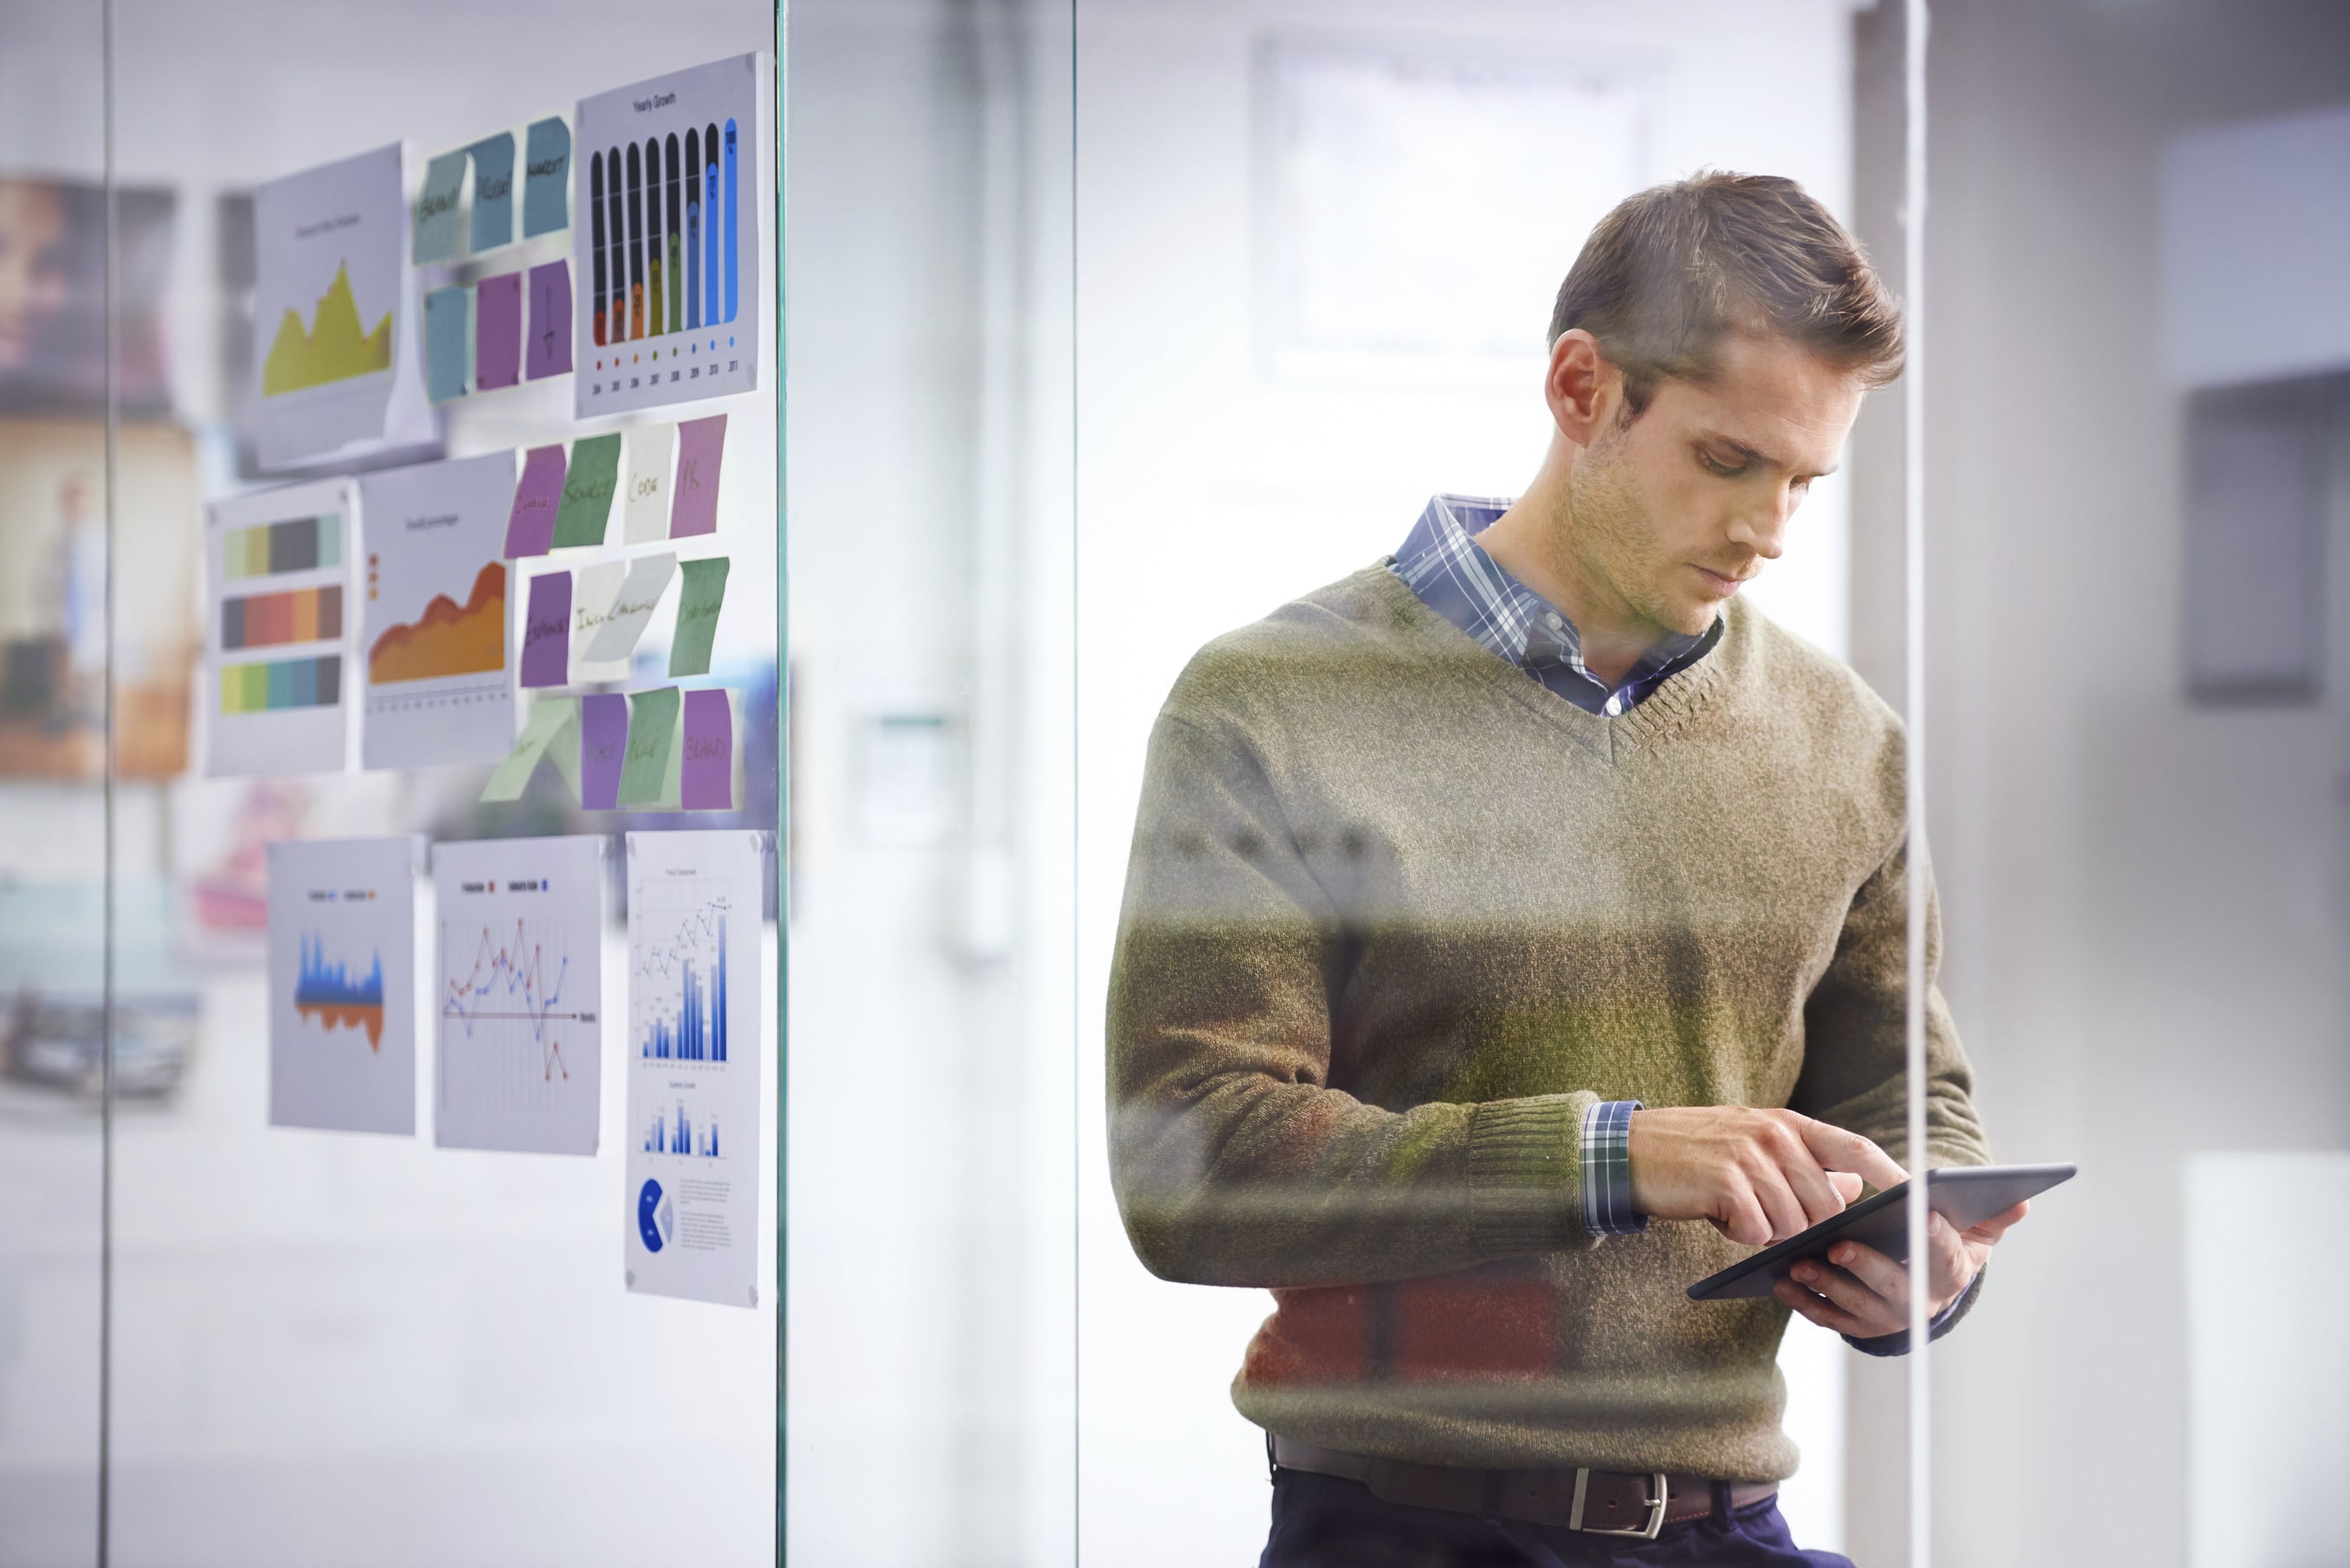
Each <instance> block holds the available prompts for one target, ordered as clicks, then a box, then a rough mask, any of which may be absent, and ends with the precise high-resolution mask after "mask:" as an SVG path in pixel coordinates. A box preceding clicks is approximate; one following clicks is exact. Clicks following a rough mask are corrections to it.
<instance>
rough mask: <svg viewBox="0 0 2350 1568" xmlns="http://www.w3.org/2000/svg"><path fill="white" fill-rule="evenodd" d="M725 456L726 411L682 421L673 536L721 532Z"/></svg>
mask: <svg viewBox="0 0 2350 1568" xmlns="http://www.w3.org/2000/svg"><path fill="white" fill-rule="evenodd" d="M725 457H726V416H725V415H724V414H712V415H711V416H710V417H709V418H708V419H702V420H685V421H681V422H680V423H679V425H678V427H677V482H676V490H677V500H676V501H675V502H674V503H673V504H671V507H670V517H669V535H670V537H671V538H672V539H683V538H686V537H688V536H690V535H695V534H714V533H716V532H717V531H718V472H719V468H720V466H721V465H722V464H723V462H724V461H725Z"/></svg>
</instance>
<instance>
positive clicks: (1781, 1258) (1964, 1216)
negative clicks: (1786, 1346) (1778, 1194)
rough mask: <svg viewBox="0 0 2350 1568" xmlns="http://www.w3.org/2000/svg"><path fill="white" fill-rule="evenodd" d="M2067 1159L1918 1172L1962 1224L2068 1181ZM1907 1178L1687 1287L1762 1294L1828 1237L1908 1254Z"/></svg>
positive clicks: (1947, 1215) (1694, 1291)
mask: <svg viewBox="0 0 2350 1568" xmlns="http://www.w3.org/2000/svg"><path fill="white" fill-rule="evenodd" d="M2078 1169H2079V1167H2078V1166H2073V1165H1970V1166H1960V1167H1957V1168H1952V1169H1948V1170H1929V1171H1928V1172H1927V1173H1926V1206H1927V1207H1928V1208H1929V1209H1930V1210H1933V1211H1934V1212H1935V1213H1937V1214H1939V1215H1940V1216H1942V1218H1943V1219H1945V1220H1949V1221H1950V1223H1951V1224H1953V1225H1955V1226H1957V1227H1958V1228H1959V1229H1960V1230H1961V1231H1963V1230H1965V1229H1966V1228H1967V1227H1968V1226H1970V1225H1980V1224H1981V1223H1982V1222H1983V1221H1984V1220H1988V1219H1990V1218H1991V1216H1992V1215H1994V1214H2004V1213H2006V1212H2007V1211H2008V1210H2011V1209H2012V1208H2014V1207H2015V1206H2016V1205H2017V1204H2019V1203H2021V1202H2022V1201H2023V1200H2024V1199H2027V1198H2033V1197H2036V1196H2038V1195H2039V1194H2041V1193H2043V1192H2045V1191H2047V1190H2048V1189H2050V1188H2052V1187H2054V1186H2055V1185H2056V1184H2057V1183H2058V1182H2060V1181H2069V1180H2071V1179H2073V1173H2074V1171H2076V1170H2078ZM1908 1191H1909V1184H1908V1182H1906V1181H1905V1182H1903V1183H1902V1184H1901V1185H1900V1186H1898V1187H1892V1188H1887V1189H1886V1190H1884V1191H1883V1192H1880V1193H1878V1194H1877V1196H1876V1197H1874V1198H1869V1199H1863V1200H1862V1201H1860V1202H1858V1203H1856V1204H1854V1205H1853V1206H1852V1207H1851V1208H1849V1209H1847V1210H1845V1211H1844V1212H1843V1213H1841V1214H1839V1215H1837V1216H1835V1218H1834V1219H1832V1220H1821V1221H1820V1222H1819V1223H1818V1224H1816V1225H1814V1226H1813V1227H1812V1228H1811V1229H1810V1230H1808V1231H1804V1233H1803V1234H1802V1235H1800V1236H1790V1237H1788V1238H1787V1239H1786V1240H1785V1241H1782V1242H1780V1243H1778V1244H1777V1245H1776V1246H1773V1247H1768V1248H1765V1249H1764V1250H1763V1251H1760V1252H1757V1253H1755V1254H1754V1255H1753V1256H1752V1257H1751V1258H1749V1259H1747V1260H1746V1261H1745V1262H1742V1263H1732V1264H1731V1266H1730V1267H1728V1268H1726V1269H1724V1270H1722V1271H1721V1272H1720V1273H1718V1274H1710V1275H1708V1276H1707V1277H1706V1278H1704V1279H1701V1280H1700V1281H1699V1282H1697V1283H1695V1284H1693V1285H1691V1286H1690V1288H1689V1293H1690V1299H1691V1300H1693V1301H1701V1302H1719V1301H1731V1300H1734V1299H1735V1298H1737V1297H1740V1296H1767V1295H1769V1294H1770V1293H1772V1291H1773V1289H1774V1288H1775V1287H1776V1286H1777V1285H1778V1283H1779V1282H1780V1281H1781V1280H1783V1279H1785V1278H1786V1277H1787V1271H1788V1270H1790V1269H1792V1268H1794V1266H1795V1265H1796V1264H1797V1263H1800V1262H1803V1261H1804V1259H1806V1258H1813V1259H1820V1258H1824V1257H1825V1255H1826V1252H1827V1250H1828V1248H1829V1246H1830V1245H1831V1244H1832V1243H1835V1242H1837V1241H1857V1242H1859V1243H1860V1244H1861V1245H1862V1246H1864V1247H1874V1248H1876V1249H1877V1251H1880V1252H1882V1253H1884V1254H1885V1255H1886V1256H1887V1257H1888V1258H1890V1259H1892V1260H1893V1261H1894V1262H1897V1263H1898V1262H1907V1261H1908V1257H1909V1220H1908V1213H1907V1212H1906V1210H1905V1209H1904V1205H1905V1203H1906V1201H1907V1199H1908Z"/></svg>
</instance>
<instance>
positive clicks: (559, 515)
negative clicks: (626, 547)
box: [555, 431, 620, 550]
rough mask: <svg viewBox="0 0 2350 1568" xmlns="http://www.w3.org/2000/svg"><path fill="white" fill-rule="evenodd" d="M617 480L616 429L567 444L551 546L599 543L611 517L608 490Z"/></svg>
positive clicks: (602, 540) (618, 447) (618, 462)
mask: <svg viewBox="0 0 2350 1568" xmlns="http://www.w3.org/2000/svg"><path fill="white" fill-rule="evenodd" d="M619 483H620V432H619V431H613V432H612V433H611V434H610V435H599V436H582V437H580V438H579V439H578V440H577V441H573V442H572V443H571V466H570V467H569V468H568V469H566V470H565V471H564V474H563V504H562V505H561V506H560V507H558V508H556V514H555V548H556V549H558V550H561V549H565V548H567V547H569V546H572V545H600V544H602V543H603V542H604V530H605V528H606V527H607V526H608V524H610V522H611V518H612V492H613V491H614V490H616V489H617V488H619Z"/></svg>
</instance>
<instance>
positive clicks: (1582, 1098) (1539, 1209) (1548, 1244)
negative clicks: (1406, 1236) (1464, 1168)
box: [1469, 1090, 1599, 1258]
mask: <svg viewBox="0 0 2350 1568" xmlns="http://www.w3.org/2000/svg"><path fill="white" fill-rule="evenodd" d="M1598 1098H1599V1096H1596V1095H1594V1094H1592V1093H1591V1092H1589V1091H1588V1090H1578V1091H1576V1092H1575V1093H1574V1094H1571V1095H1536V1096H1529V1097H1527V1098H1525V1099H1518V1100H1488V1101H1486V1102H1485V1103H1484V1104H1482V1105H1481V1106H1477V1107H1476V1109H1475V1110H1474V1111H1473V1112H1472V1113H1471V1116H1470V1119H1469V1185H1470V1189H1471V1199H1472V1201H1471V1212H1472V1216H1473V1218H1472V1220H1471V1223H1472V1224H1473V1225H1474V1226H1475V1229H1476V1236H1477V1241H1478V1247H1479V1250H1480V1251H1484V1252H1486V1253H1488V1254H1490V1255H1491V1256H1493V1257H1497V1258H1506V1257H1520V1256H1523V1255H1525V1254H1527V1253H1530V1252H1553V1251H1563V1250H1565V1249H1566V1248H1571V1247H1575V1248H1579V1247H1588V1246H1590V1245H1591V1243H1592V1240H1593V1238H1592V1235H1591V1232H1590V1231H1589V1229H1588V1228H1587V1227H1586V1225H1585V1224H1584V1222H1583V1176H1582V1160H1581V1158H1580V1155H1581V1150H1582V1137H1581V1131H1582V1124H1583V1116H1584V1113H1585V1112H1586V1111H1587V1110H1589V1109H1590V1108H1591V1107H1592V1106H1594V1105H1596V1104H1597V1103H1598Z"/></svg>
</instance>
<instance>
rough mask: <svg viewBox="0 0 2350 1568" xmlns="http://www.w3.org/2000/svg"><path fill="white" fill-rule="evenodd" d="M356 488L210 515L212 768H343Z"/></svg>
mask: <svg viewBox="0 0 2350 1568" xmlns="http://www.w3.org/2000/svg"><path fill="white" fill-rule="evenodd" d="M352 538H353V530H352V528H351V515H350V489H349V486H348V485H347V484H345V483H343V482H342V481H341V480H330V481H324V482H320V483H311V484H296V485H291V486H288V487H287V488H286V489H283V490H269V491H264V492H262V493H259V494H256V495H241V496H238V497H236V498H234V500H229V501H224V502H222V503H220V504H218V505H215V506H213V508H212V509H211V511H210V513H209V514H208V515H207V517H206V520H205V528H204V582H205V586H206V593H205V611H206V615H205V624H204V643H205V670H204V679H203V700H204V701H203V724H204V732H205V746H204V770H205V772H207V773H208V774H213V775H215V776H218V775H221V774H315V773H333V772H337V771H339V770H340V769H341V767H342V766H343V763H344V757H345V745H346V741H345V735H346V733H347V732H348V721H347V719H346V717H345V715H346V713H347V711H348V694H349V691H350V661H349V658H348V655H349V648H350V639H349V635H348V634H349V630H350V627H351V624H352V619H353V618H352V613H351V605H350V603H349V573H350V566H349V556H350V551H351V547H352Z"/></svg>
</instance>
